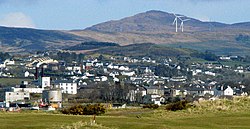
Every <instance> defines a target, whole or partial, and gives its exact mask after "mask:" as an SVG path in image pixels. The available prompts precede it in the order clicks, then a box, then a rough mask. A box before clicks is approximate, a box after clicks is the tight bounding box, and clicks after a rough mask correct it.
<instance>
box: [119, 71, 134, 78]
mask: <svg viewBox="0 0 250 129" xmlns="http://www.w3.org/2000/svg"><path fill="white" fill-rule="evenodd" d="M121 74H122V75H125V76H129V77H131V76H134V75H135V71H123V72H121Z"/></svg>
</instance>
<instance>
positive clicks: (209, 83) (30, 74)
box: [0, 50, 250, 111]
mask: <svg viewBox="0 0 250 129" xmlns="http://www.w3.org/2000/svg"><path fill="white" fill-rule="evenodd" d="M191 58H192V57H188V56H180V57H158V58H153V57H139V56H138V57H128V56H121V55H118V56H112V55H102V54H92V55H88V54H86V55H85V54H76V53H74V52H70V51H67V50H59V51H39V52H33V53H28V54H22V55H17V54H16V55H9V54H8V53H1V64H0V69H1V71H0V77H1V78H0V79H1V83H0V85H1V90H0V101H1V102H0V107H1V108H2V109H3V110H4V109H5V110H11V111H15V110H19V108H24V109H31V110H39V109H40V110H56V109H60V108H63V107H67V106H70V105H73V104H74V103H108V104H111V105H113V107H114V108H116V107H126V106H127V107H131V106H140V104H157V105H164V104H168V103H172V102H177V101H180V100H188V101H190V102H192V101H198V100H215V99H219V98H228V99H231V98H232V97H233V96H248V93H249V91H250V85H249V81H250V80H249V79H248V75H249V71H250V66H249V65H247V63H246V65H238V64H234V63H232V62H237V61H243V60H246V59H245V58H246V57H245V58H244V57H240V56H217V57H216V58H217V59H216V61H207V60H202V61H197V59H195V60H194V59H191ZM8 79H17V80H18V81H17V82H16V84H15V83H13V84H8V83H4V82H5V80H8Z"/></svg>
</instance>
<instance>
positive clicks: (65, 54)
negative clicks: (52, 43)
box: [52, 51, 85, 62]
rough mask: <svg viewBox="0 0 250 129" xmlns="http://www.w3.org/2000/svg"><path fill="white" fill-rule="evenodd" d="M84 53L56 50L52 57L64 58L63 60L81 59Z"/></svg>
mask: <svg viewBox="0 0 250 129" xmlns="http://www.w3.org/2000/svg"><path fill="white" fill-rule="evenodd" d="M84 56H85V55H84V54H76V53H74V52H73V53H70V52H60V51H59V52H58V53H57V54H56V55H53V57H52V58H54V59H57V60H64V61H65V62H72V61H79V62H81V60H83V58H84Z"/></svg>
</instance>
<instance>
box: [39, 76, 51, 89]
mask: <svg viewBox="0 0 250 129" xmlns="http://www.w3.org/2000/svg"><path fill="white" fill-rule="evenodd" d="M39 83H40V86H41V87H42V88H45V87H50V77H40V78H39Z"/></svg>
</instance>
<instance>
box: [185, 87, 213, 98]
mask: <svg viewBox="0 0 250 129" xmlns="http://www.w3.org/2000/svg"><path fill="white" fill-rule="evenodd" d="M186 90H187V94H189V95H192V96H204V95H205V94H210V95H214V91H213V90H212V89H207V88H203V87H190V88H187V89H186Z"/></svg>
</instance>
